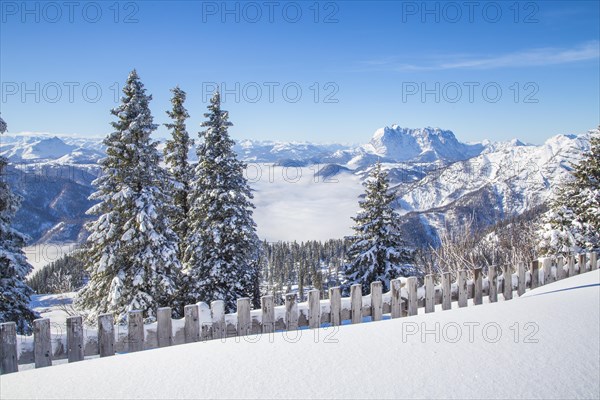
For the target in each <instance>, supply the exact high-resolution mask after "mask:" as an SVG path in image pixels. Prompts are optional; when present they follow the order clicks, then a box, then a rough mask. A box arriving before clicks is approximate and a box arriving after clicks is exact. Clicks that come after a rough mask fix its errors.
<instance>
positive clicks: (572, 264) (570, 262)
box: [567, 255, 575, 277]
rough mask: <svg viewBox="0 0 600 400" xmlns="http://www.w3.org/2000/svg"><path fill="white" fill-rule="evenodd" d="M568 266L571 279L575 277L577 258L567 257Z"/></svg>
mask: <svg viewBox="0 0 600 400" xmlns="http://www.w3.org/2000/svg"><path fill="white" fill-rule="evenodd" d="M567 264H568V266H569V277H571V276H573V275H575V256H573V255H570V256H568V257H567Z"/></svg>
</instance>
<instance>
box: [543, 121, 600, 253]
mask: <svg viewBox="0 0 600 400" xmlns="http://www.w3.org/2000/svg"><path fill="white" fill-rule="evenodd" d="M539 236H540V245H539V251H540V254H542V255H554V254H562V255H567V254H570V253H572V252H579V251H590V250H598V249H599V248H600V127H599V128H598V129H595V130H592V131H590V150H589V151H588V152H586V153H585V154H584V155H583V158H582V159H581V160H580V161H579V162H578V163H577V164H576V165H573V170H572V173H571V179H569V180H568V181H566V182H565V183H563V184H562V185H561V186H560V187H559V188H558V190H556V191H555V196H554V198H553V199H552V200H551V203H550V210H548V212H546V213H545V214H544V215H543V217H542V226H541V229H540V230H539Z"/></svg>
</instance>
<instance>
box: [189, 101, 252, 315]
mask: <svg viewBox="0 0 600 400" xmlns="http://www.w3.org/2000/svg"><path fill="white" fill-rule="evenodd" d="M208 110H209V111H208V112H207V113H206V114H204V116H205V117H206V118H207V119H208V120H207V121H205V122H203V123H202V126H203V127H205V128H206V130H204V131H202V132H200V138H201V141H200V142H199V144H198V147H197V153H198V163H197V164H196V166H195V168H194V172H193V178H192V183H191V191H190V196H189V204H190V212H189V219H188V223H189V227H188V235H187V237H186V239H185V241H184V242H185V250H184V258H183V266H184V274H185V276H184V280H185V285H184V288H183V291H184V293H185V298H186V301H187V302H188V303H191V302H196V301H205V302H211V301H214V300H224V301H225V307H226V309H227V311H232V310H234V309H235V307H236V300H237V299H238V298H240V297H250V298H253V300H254V302H255V303H256V301H257V300H258V295H259V293H258V290H257V286H258V282H259V280H258V274H259V268H260V267H259V256H260V249H261V244H260V242H259V240H258V237H257V235H256V224H255V223H254V220H253V219H252V210H253V208H254V205H253V204H252V202H251V200H252V198H253V195H252V191H251V189H250V186H249V185H248V182H247V180H246V178H245V177H244V175H243V171H244V168H245V164H244V163H243V162H241V161H240V160H238V158H237V156H236V154H235V152H234V151H233V145H234V141H233V140H232V139H231V138H230V137H229V134H228V132H227V129H228V128H229V127H230V126H232V124H231V122H229V121H228V113H227V111H224V110H221V100H220V95H219V92H216V93H215V94H214V95H213V97H212V99H211V101H210V105H209V106H208Z"/></svg>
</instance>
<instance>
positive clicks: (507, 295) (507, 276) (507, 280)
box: [502, 265, 513, 300]
mask: <svg viewBox="0 0 600 400" xmlns="http://www.w3.org/2000/svg"><path fill="white" fill-rule="evenodd" d="M502 276H504V293H503V295H504V300H512V298H513V286H512V273H511V268H510V266H509V265H506V266H504V271H503V272H502Z"/></svg>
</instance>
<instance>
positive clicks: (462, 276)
mask: <svg viewBox="0 0 600 400" xmlns="http://www.w3.org/2000/svg"><path fill="white" fill-rule="evenodd" d="M457 275H458V306H459V307H466V306H467V304H468V303H467V270H466V269H463V270H460V271H458V274H457Z"/></svg>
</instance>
